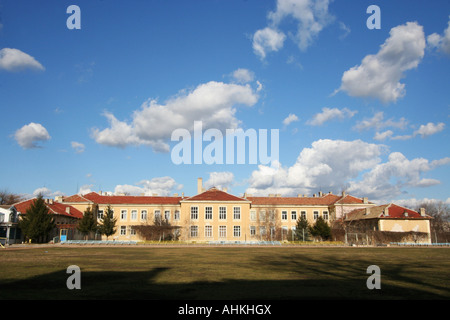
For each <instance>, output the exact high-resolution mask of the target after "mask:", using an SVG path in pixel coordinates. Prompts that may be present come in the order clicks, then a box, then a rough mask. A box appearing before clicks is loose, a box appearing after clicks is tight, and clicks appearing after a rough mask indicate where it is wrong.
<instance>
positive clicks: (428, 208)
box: [415, 201, 450, 243]
mask: <svg viewBox="0 0 450 320" xmlns="http://www.w3.org/2000/svg"><path fill="white" fill-rule="evenodd" d="M420 208H425V212H426V214H427V215H429V216H431V217H432V218H433V219H432V220H431V221H430V228H431V238H432V241H434V242H436V243H441V242H449V241H450V206H449V205H448V204H446V203H445V202H443V201H427V202H423V203H421V204H420V205H418V206H417V207H416V208H415V210H416V211H419V210H420Z"/></svg>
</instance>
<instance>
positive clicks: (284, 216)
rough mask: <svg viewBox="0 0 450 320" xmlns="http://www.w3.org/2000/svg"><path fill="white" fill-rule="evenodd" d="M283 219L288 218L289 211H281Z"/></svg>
mask: <svg viewBox="0 0 450 320" xmlns="http://www.w3.org/2000/svg"><path fill="white" fill-rule="evenodd" d="M281 220H287V211H281Z"/></svg>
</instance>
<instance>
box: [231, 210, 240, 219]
mask: <svg viewBox="0 0 450 320" xmlns="http://www.w3.org/2000/svg"><path fill="white" fill-rule="evenodd" d="M233 219H234V220H241V207H233Z"/></svg>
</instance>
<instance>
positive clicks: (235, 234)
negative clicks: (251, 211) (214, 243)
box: [233, 226, 241, 238]
mask: <svg viewBox="0 0 450 320" xmlns="http://www.w3.org/2000/svg"><path fill="white" fill-rule="evenodd" d="M233 237H234V238H240V237H241V226H233Z"/></svg>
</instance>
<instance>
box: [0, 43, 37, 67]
mask: <svg viewBox="0 0 450 320" xmlns="http://www.w3.org/2000/svg"><path fill="white" fill-rule="evenodd" d="M2 69H3V70H6V71H10V72H15V71H22V70H26V69H30V70H39V71H42V70H45V68H44V67H43V66H42V64H40V63H39V62H38V61H37V60H36V59H35V58H33V57H32V56H30V55H29V54H26V53H25V52H23V51H20V50H18V49H12V48H3V49H1V50H0V70H2Z"/></svg>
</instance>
